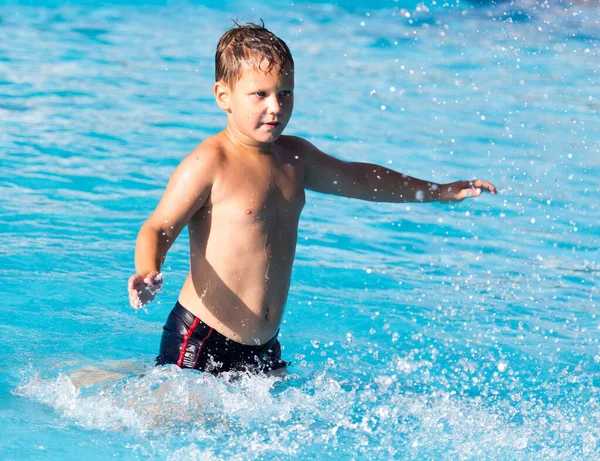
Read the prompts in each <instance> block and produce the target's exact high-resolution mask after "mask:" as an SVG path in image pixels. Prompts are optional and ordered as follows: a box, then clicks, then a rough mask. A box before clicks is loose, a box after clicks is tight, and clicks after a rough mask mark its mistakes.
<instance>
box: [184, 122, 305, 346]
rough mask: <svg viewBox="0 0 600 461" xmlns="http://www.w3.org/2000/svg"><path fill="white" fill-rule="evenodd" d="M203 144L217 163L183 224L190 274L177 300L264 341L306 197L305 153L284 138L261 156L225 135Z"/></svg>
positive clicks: (235, 335) (277, 312) (276, 315)
mask: <svg viewBox="0 0 600 461" xmlns="http://www.w3.org/2000/svg"><path fill="white" fill-rule="evenodd" d="M206 144H208V149H210V150H213V149H214V150H216V151H218V155H220V157H221V159H222V161H221V162H220V166H219V168H218V173H217V174H216V177H215V182H214V184H213V189H212V193H211V197H210V198H209V200H208V202H207V203H206V204H205V206H204V207H202V208H201V209H200V210H199V211H198V212H197V213H196V214H195V215H194V216H193V217H192V219H191V220H190V222H189V223H188V230H189V235H190V273H189V274H188V277H187V279H186V282H185V284H184V286H183V288H182V290H181V293H180V295H179V301H180V303H181V304H182V305H183V306H185V307H186V308H187V309H188V310H189V311H191V312H192V313H193V314H194V315H196V316H197V317H199V318H200V319H202V321H203V322H205V323H206V324H208V325H210V326H211V327H213V328H214V329H216V330H217V331H219V332H220V333H222V334H223V335H225V336H227V337H228V338H230V339H232V340H234V341H237V342H239V343H242V344H251V345H254V344H259V343H264V342H266V341H268V340H269V339H270V338H272V337H273V335H275V333H276V332H277V330H278V328H279V324H280V323H281V317H282V315H283V310H284V307H285V303H286V300H287V295H288V289H289V285H290V279H291V272H292V263H293V260H294V254H295V249H296V239H297V233H298V220H299V217H300V213H301V211H302V208H303V206H304V202H305V196H304V185H303V175H304V168H303V156H302V152H298V148H297V146H296V144H295V143H294V141H293V138H289V137H285V136H281V137H280V139H279V140H278V141H277V142H276V143H275V145H274V149H273V153H272V154H263V155H256V154H252V155H248V154H246V153H244V152H242V151H240V149H239V148H236V147H235V146H234V145H233V144H232V143H231V141H229V140H228V139H227V138H226V136H224V135H223V133H221V134H219V135H217V136H215V137H213V138H211V139H209V140H207V141H206V142H205V143H204V145H206ZM205 147H206V146H205Z"/></svg>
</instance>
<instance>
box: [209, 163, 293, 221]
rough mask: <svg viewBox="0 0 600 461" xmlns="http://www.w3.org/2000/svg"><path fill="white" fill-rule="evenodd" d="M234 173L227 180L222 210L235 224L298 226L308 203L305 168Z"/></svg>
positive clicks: (286, 166)
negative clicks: (304, 178) (306, 202)
mask: <svg viewBox="0 0 600 461" xmlns="http://www.w3.org/2000/svg"><path fill="white" fill-rule="evenodd" d="M232 173H233V174H231V175H229V177H228V178H227V196H226V197H225V199H224V200H223V201H222V203H220V207H219V208H220V210H221V213H222V214H223V215H225V216H226V218H227V219H228V220H230V221H231V222H232V224H233V223H237V224H238V225H254V226H260V227H264V226H268V227H270V226H272V225H278V226H279V225H282V224H283V225H287V224H292V223H295V224H297V222H298V218H299V216H300V213H301V212H302V208H303V207H304V203H305V193H304V185H303V173H304V172H303V170H302V166H301V165H299V164H293V163H284V164H274V165H268V168H267V167H264V168H255V167H254V168H252V167H240V168H238V169H236V171H234V172H232ZM215 208H217V207H215ZM214 212H217V210H216V209H215V210H214Z"/></svg>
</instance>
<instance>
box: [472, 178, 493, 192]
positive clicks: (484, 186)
mask: <svg viewBox="0 0 600 461" xmlns="http://www.w3.org/2000/svg"><path fill="white" fill-rule="evenodd" d="M472 184H473V186H475V187H479V188H481V189H483V190H486V191H487V192H489V193H490V194H496V193H497V192H498V191H497V190H496V186H494V185H493V184H492V183H491V182H487V181H482V180H481V179H476V180H475V181H473V182H472Z"/></svg>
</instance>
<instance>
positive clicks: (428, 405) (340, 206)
mask: <svg viewBox="0 0 600 461" xmlns="http://www.w3.org/2000/svg"><path fill="white" fill-rule="evenodd" d="M402 8H406V9H405V10H404V9H402ZM232 17H237V18H239V19H240V20H242V21H243V20H250V19H251V20H257V19H259V18H263V19H264V20H265V22H266V24H267V26H269V27H270V28H271V29H272V30H273V31H274V32H276V33H277V34H279V35H280V36H281V37H282V38H284V39H285V40H286V41H287V42H288V44H289V45H290V48H291V49H292V52H293V53H294V56H295V60H296V63H297V70H296V75H297V82H296V85H297V96H296V110H295V114H294V117H293V118H292V121H291V122H290V125H289V126H288V130H287V132H288V133H289V134H297V135H301V136H305V137H307V138H308V139H310V140H311V141H312V142H314V143H315V144H316V145H317V146H319V147H320V148H321V149H323V150H325V151H327V152H329V153H332V154H334V155H337V156H339V157H341V158H344V159H349V160H356V161H371V162H377V163H381V164H385V165H390V166H391V167H393V168H397V169H399V170H401V171H403V172H406V173H410V174H413V175H415V176H418V177H422V178H427V179H433V180H437V181H440V182H444V181H450V180H453V179H469V178H473V177H481V178H484V179H488V180H490V181H492V182H494V183H495V184H496V185H497V186H498V188H499V190H500V193H499V195H497V196H486V197H482V198H479V199H475V200H471V201H469V202H464V203H462V204H457V205H440V204H429V205H423V204H420V205H416V204H410V205H405V204H402V205H390V204H377V203H366V202H358V201H352V200H348V199H343V198H335V197H327V196H323V195H318V194H313V193H309V194H308V196H307V205H306V208H305V212H304V214H303V218H302V221H301V230H300V236H299V241H298V252H297V260H296V265H295V270H294V274H293V285H292V287H291V292H290V298H289V302H288V306H287V312H286V316H285V323H284V324H283V325H282V329H281V333H282V334H281V341H282V344H283V346H284V348H285V350H284V356H285V358H287V359H289V360H291V361H293V362H294V364H293V366H292V367H291V368H290V375H289V376H288V377H287V378H285V379H284V380H280V379H276V378H265V377H256V376H254V377H250V376H248V377H243V378H242V379H225V378H214V377H212V376H204V375H202V374H199V373H195V372H189V371H188V372H183V371H181V370H179V369H176V368H169V367H166V368H163V369H154V368H153V367H152V360H153V358H154V356H155V354H156V352H157V350H158V344H159V340H160V333H161V327H162V324H163V322H164V319H165V318H166V315H167V313H168V311H169V310H170V308H171V307H172V304H173V303H174V301H175V300H176V298H177V293H178V290H179V287H180V286H181V284H182V282H183V279H184V277H185V274H186V270H187V260H188V255H187V241H186V237H185V236H184V234H182V237H181V238H180V239H179V241H178V242H177V243H176V244H175V245H174V247H173V249H172V251H171V253H170V255H169V257H168V260H167V267H166V268H165V271H164V273H165V283H166V285H165V289H164V291H163V293H162V294H161V295H160V298H159V299H158V302H156V303H155V304H153V305H151V306H149V307H148V309H147V311H146V312H137V313H136V312H134V311H133V310H132V309H131V308H130V307H129V306H128V299H127V292H126V280H127V278H128V277H129V276H130V275H131V272H132V270H133V249H134V241H135V237H136V233H137V231H138V229H139V227H140V225H141V223H142V222H143V221H144V220H145V219H146V218H147V217H148V215H149V213H150V212H151V210H152V209H153V208H154V206H155V205H156V203H157V200H158V199H159V198H160V195H161V193H162V190H163V188H164V186H165V184H166V182H167V180H168V178H169V176H170V174H171V172H172V171H173V169H174V168H175V166H176V165H177V164H178V162H179V161H180V159H181V158H182V157H183V156H184V155H185V154H186V153H187V152H189V151H190V150H191V149H193V148H194V147H195V145H197V144H198V143H199V142H200V141H201V140H202V139H203V138H205V137H206V136H209V135H211V134H214V133H215V132H217V131H218V130H220V129H221V128H222V127H223V125H224V122H225V119H224V116H223V115H222V113H221V112H220V110H219V109H218V108H217V106H216V104H215V103H214V101H213V98H212V94H211V91H212V82H213V62H212V59H213V54H214V48H215V45H216V42H217V40H218V38H219V36H220V35H221V33H222V32H223V31H224V30H225V29H226V28H227V27H228V26H229V24H230V18H232ZM599 21H600V10H597V9H593V8H590V6H589V4H588V6H586V5H585V4H583V3H582V4H581V5H579V6H577V5H571V4H568V3H567V2H565V3H560V2H553V6H549V5H547V4H546V3H544V2H540V3H539V4H537V3H535V2H526V1H525V2H520V4H519V6H513V5H511V3H510V2H503V3H501V4H500V5H492V6H489V5H478V6H472V5H470V4H468V3H465V2H461V3H460V4H456V3H452V5H445V4H443V3H442V2H438V4H433V3H432V2H426V5H425V6H418V7H417V2H393V1H384V0H381V1H379V2H366V1H356V2H354V3H352V4H349V3H348V4H346V3H344V2H342V3H340V4H337V5H334V4H331V3H326V2H322V1H319V2H310V3H307V2H294V3H290V2H283V1H274V2H269V6H261V7H259V6H258V3H251V2H245V3H240V2H228V3H226V4H225V5H224V6H221V3H220V2H216V1H215V2H212V3H208V4H205V6H202V5H200V4H198V3H192V2H174V3H167V2H153V3H152V2H149V3H144V4H141V3H134V2H128V3H127V4H121V3H117V2H112V3H110V2H109V3H104V2H103V3H102V6H98V5H96V4H95V3H94V2H79V3H65V4H62V5H60V6H51V5H50V4H44V3H42V2H34V3H31V2H29V3H28V4H25V3H15V2H8V3H2V4H0V197H1V200H0V232H1V235H2V242H1V244H0V299H1V300H2V307H1V309H0V318H1V323H0V342H1V344H2V349H3V355H4V360H2V362H1V364H0V397H1V398H0V434H1V435H0V458H2V459H23V458H24V459H42V458H43V459H107V458H113V457H115V456H116V457H119V458H122V459H173V460H176V459H182V458H184V457H186V458H191V459H204V458H208V457H210V458H211V459H227V460H229V459H240V460H241V459H244V460H247V459H265V458H273V459H310V458H319V459H341V460H346V459H438V458H441V459H507V460H512V459H568V460H573V459H597V458H598V457H600V442H599V440H600V404H599V402H598V397H597V395H598V391H599V390H600V350H599V338H600V320H599V319H598V316H597V314H596V311H597V309H598V288H597V286H598V283H597V279H598V272H599V270H600V268H599V264H600V262H599V253H598V246H599V232H598V224H599V222H600V211H599V209H598V202H599V201H600V189H599V185H598V177H599V175H600V153H599V148H600V147H599V143H600V129H599V125H598V111H599V109H600V94H599V91H598V80H599V78H600V76H599V70H600V59H599V58H598V52H599V50H598V43H599V39H600V34H599V33H598V30H600V29H599ZM135 366H137V367H138V368H142V371H141V372H139V371H138V372H136V371H134V370H133V368H134V367H135ZM94 367H95V368H94ZM82 370H83V371H82ZM94 370H95V371H96V372H98V373H99V372H100V371H99V370H103V371H104V375H103V376H105V375H106V372H107V371H110V372H113V373H115V374H114V375H111V379H108V380H106V381H103V382H101V383H99V384H96V385H93V386H91V387H83V388H82V389H80V390H78V389H77V388H76V387H74V385H73V384H74V382H75V381H76V378H77V376H78V373H79V376H81V373H87V374H88V375H89V374H90V373H92V372H93V371H94ZM105 377H106V376H105Z"/></svg>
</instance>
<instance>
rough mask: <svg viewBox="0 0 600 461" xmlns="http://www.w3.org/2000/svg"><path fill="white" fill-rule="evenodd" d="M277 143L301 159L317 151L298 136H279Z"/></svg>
mask: <svg viewBox="0 0 600 461" xmlns="http://www.w3.org/2000/svg"><path fill="white" fill-rule="evenodd" d="M277 143H278V144H280V145H281V146H282V147H284V148H285V149H286V150H291V151H294V153H295V154H296V155H298V156H299V157H301V158H304V157H306V156H307V155H311V154H313V153H314V151H318V149H317V148H316V147H315V146H314V145H313V144H311V143H310V142H309V141H307V140H306V139H304V138H301V137H299V136H283V135H282V136H280V137H279V139H278V140H277Z"/></svg>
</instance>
